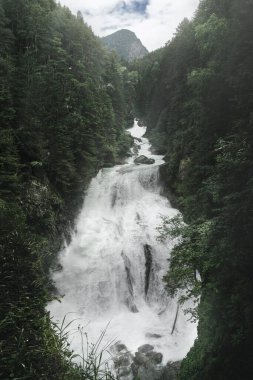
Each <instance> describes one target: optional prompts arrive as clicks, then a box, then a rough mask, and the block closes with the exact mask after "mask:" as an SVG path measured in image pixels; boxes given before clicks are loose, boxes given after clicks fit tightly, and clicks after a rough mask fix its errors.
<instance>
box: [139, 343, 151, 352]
mask: <svg viewBox="0 0 253 380" xmlns="http://www.w3.org/2000/svg"><path fill="white" fill-rule="evenodd" d="M153 349H154V346H152V345H151V344H143V346H140V347H139V348H138V352H141V353H143V354H146V353H147V352H149V351H153Z"/></svg>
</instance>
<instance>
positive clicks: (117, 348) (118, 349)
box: [110, 341, 128, 355]
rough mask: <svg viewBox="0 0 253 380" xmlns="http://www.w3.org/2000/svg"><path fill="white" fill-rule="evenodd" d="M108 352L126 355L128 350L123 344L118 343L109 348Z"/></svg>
mask: <svg viewBox="0 0 253 380" xmlns="http://www.w3.org/2000/svg"><path fill="white" fill-rule="evenodd" d="M110 351H111V352H112V353H113V354H116V355H118V354H120V353H122V352H124V353H126V352H128V349H127V347H126V345H125V344H123V343H121V342H120V341H118V342H116V343H114V344H113V345H112V346H110Z"/></svg>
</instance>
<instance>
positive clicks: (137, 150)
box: [133, 143, 140, 155]
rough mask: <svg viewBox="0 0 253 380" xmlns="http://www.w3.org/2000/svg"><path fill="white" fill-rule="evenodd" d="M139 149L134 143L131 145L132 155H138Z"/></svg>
mask: <svg viewBox="0 0 253 380" xmlns="http://www.w3.org/2000/svg"><path fill="white" fill-rule="evenodd" d="M139 149H140V147H139V145H138V144H136V143H134V145H133V153H134V154H135V155H137V154H138V153H139Z"/></svg>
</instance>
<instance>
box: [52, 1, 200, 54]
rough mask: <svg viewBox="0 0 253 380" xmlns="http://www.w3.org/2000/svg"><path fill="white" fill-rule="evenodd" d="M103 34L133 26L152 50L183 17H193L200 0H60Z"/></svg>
mask: <svg viewBox="0 0 253 380" xmlns="http://www.w3.org/2000/svg"><path fill="white" fill-rule="evenodd" d="M58 1H59V2H60V3H61V4H62V5H66V6H67V7H68V8H70V10H71V11H72V12H73V13H74V14H76V12H77V11H78V10H80V11H81V12H82V14H83V18H84V21H85V22H86V23H87V24H88V25H90V26H91V27H92V30H93V31H94V33H95V34H96V35H98V36H100V37H102V36H106V35H108V34H111V33H113V32H116V31H117V30H120V29H129V30H131V31H133V32H135V34H136V35H137V37H138V38H140V40H141V41H142V43H143V45H144V46H145V47H146V48H147V49H148V50H149V51H152V50H155V49H158V48H159V47H162V46H164V44H165V43H166V42H168V41H169V40H170V39H171V38H172V36H173V34H174V33H175V31H176V28H177V26H178V24H179V23H180V22H181V21H182V20H183V18H185V17H187V18H191V17H192V16H193V15H194V12H195V10H196V9H197V6H198V3H199V0H138V1H137V0H124V1H122V0H58Z"/></svg>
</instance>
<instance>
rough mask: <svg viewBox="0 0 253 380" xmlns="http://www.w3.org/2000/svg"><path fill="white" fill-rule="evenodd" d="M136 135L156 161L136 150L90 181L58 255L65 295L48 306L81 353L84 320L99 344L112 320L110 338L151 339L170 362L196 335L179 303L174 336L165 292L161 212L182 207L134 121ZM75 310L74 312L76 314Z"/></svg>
mask: <svg viewBox="0 0 253 380" xmlns="http://www.w3.org/2000/svg"><path fill="white" fill-rule="evenodd" d="M129 132H130V133H131V135H132V136H133V137H135V138H137V140H136V141H135V142H136V145H139V149H138V155H139V156H140V155H145V156H147V157H149V158H153V159H154V160H155V163H154V164H152V165H136V164H134V159H135V158H136V155H134V153H133V156H132V157H130V158H129V159H128V160H127V163H126V164H125V165H118V166H115V167H113V168H108V169H102V170H100V172H99V173H98V175H97V176H96V177H95V178H94V179H93V180H92V181H91V184H90V186H89V189H88V191H87V194H86V196H85V199H84V203H83V207H82V210H81V212H80V215H79V217H78V219H77V221H76V227H75V231H74V232H73V234H72V240H71V243H70V244H69V245H68V246H66V247H64V249H63V250H62V252H61V253H60V255H59V262H60V265H61V267H62V270H61V271H56V272H54V273H53V274H52V275H53V280H54V282H55V285H56V288H57V289H58V292H59V294H61V295H64V297H63V298H62V300H61V303H60V302H58V301H57V300H55V301H53V302H51V303H50V304H49V305H48V309H49V310H50V312H51V315H52V316H53V318H54V320H55V321H57V320H59V321H62V319H63V318H64V316H65V315H66V314H67V317H66V321H65V324H67V323H68V321H70V320H74V321H73V323H71V325H70V326H69V331H70V337H69V339H70V343H71V348H72V349H73V350H74V351H75V352H77V353H80V354H81V352H82V348H81V346H82V344H81V337H80V332H78V331H77V330H78V326H80V325H82V326H83V331H85V332H86V333H87V335H88V338H89V341H93V342H96V341H97V339H98V337H99V336H100V334H101V331H103V330H104V329H105V327H106V325H107V324H108V323H109V322H110V323H109V326H108V327H107V330H106V334H105V337H104V338H103V341H104V343H105V344H107V342H116V341H117V342H119V341H120V342H122V343H123V344H124V345H126V347H127V349H128V350H129V351H130V352H132V353H134V352H135V351H136V350H137V348H138V347H139V346H141V345H143V344H146V343H149V344H151V345H153V346H154V348H155V351H157V352H161V353H162V354H163V362H164V363H166V362H167V361H168V360H170V361H176V360H180V359H182V358H183V357H184V356H185V355H186V354H187V352H188V351H189V349H190V347H191V346H192V345H193V342H194V340H195V338H196V335H197V332H196V325H195V324H193V323H191V322H189V321H188V320H189V315H187V316H185V315H184V313H183V310H182V309H181V307H180V309H179V314H178V318H177V323H176V328H175V331H174V333H173V334H172V335H171V331H172V327H173V323H174V320H175V315H176V312H177V299H171V298H169V297H168V295H167V294H166V290H165V288H164V283H163V281H162V279H163V276H164V275H165V274H166V272H167V270H168V267H169V263H168V258H169V254H170V250H171V249H172V246H173V243H172V242H166V244H164V243H161V242H159V241H158V240H157V236H158V232H157V227H158V226H159V225H160V224H161V216H168V217H173V216H174V215H176V213H177V212H178V211H177V210H175V209H173V208H172V207H171V205H170V202H169V201H168V200H167V199H166V198H165V197H164V196H162V195H161V187H160V182H159V165H161V164H162V163H163V162H164V161H163V157H162V156H157V155H153V154H152V153H151V151H150V148H151V146H150V144H149V141H148V139H147V138H144V137H142V136H143V135H144V134H145V132H146V128H145V127H139V126H138V124H137V121H135V123H134V126H133V128H131V129H130V130H129ZM68 313H71V314H68ZM72 313H73V314H72Z"/></svg>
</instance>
